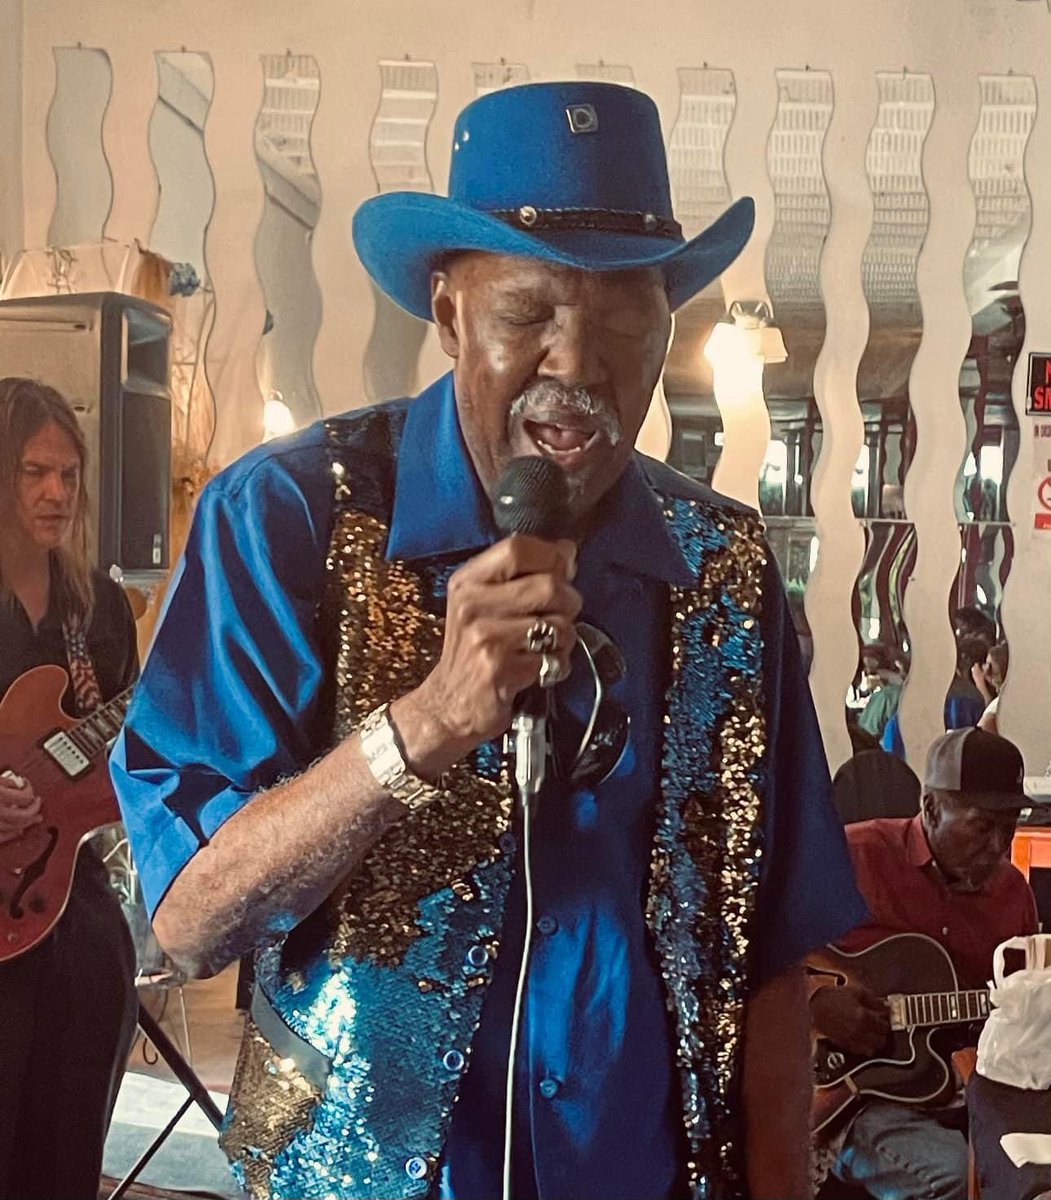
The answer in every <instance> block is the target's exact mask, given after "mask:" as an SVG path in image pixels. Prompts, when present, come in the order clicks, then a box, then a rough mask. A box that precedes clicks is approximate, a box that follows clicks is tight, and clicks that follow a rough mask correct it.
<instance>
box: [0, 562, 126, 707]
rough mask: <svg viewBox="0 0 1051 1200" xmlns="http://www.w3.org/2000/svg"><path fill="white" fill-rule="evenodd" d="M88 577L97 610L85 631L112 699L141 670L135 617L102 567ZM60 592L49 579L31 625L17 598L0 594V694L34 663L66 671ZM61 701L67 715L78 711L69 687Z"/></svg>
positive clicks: (100, 677)
mask: <svg viewBox="0 0 1051 1200" xmlns="http://www.w3.org/2000/svg"><path fill="white" fill-rule="evenodd" d="M92 578H93V580H94V584H95V610H94V613H93V614H92V618H91V624H90V625H89V627H88V632H87V643H88V653H89V654H90V656H91V661H92V663H93V664H94V667H95V676H96V678H97V679H98V683H99V691H101V693H102V699H103V700H111V699H112V698H113V697H114V696H115V695H117V693H118V692H122V691H123V690H124V689H125V688H126V687H129V686H130V685H131V684H132V683H134V682H135V679H136V677H137V676H138V673H139V656H138V650H137V648H136V643H135V618H134V617H133V616H132V614H131V607H130V605H129V604H128V598H127V597H126V596H125V595H124V591H123V589H122V588H121V587H120V585H119V584H116V583H114V582H113V580H112V579H110V578H109V576H108V575H104V574H103V573H102V572H101V571H94V572H93V573H92ZM59 593H60V589H59V588H58V587H57V586H55V582H54V580H52V586H51V596H50V600H49V602H48V609H47V612H46V613H45V614H44V616H43V618H42V620H41V622H40V624H39V625H38V626H37V627H36V629H35V630H34V629H33V626H32V625H31V624H30V621H29V617H28V616H27V615H26V611H25V609H24V608H23V607H22V605H21V604H20V603H19V602H18V600H17V599H14V598H13V597H10V596H0V696H3V694H4V693H5V692H6V691H7V689H8V688H9V687H10V686H11V684H12V683H14V681H15V680H16V679H17V678H18V677H19V676H20V675H22V674H24V673H25V672H26V671H28V670H30V669H31V668H33V667H41V666H43V665H44V664H45V663H54V664H55V665H56V666H59V667H64V668H65V670H66V672H67V673H68V672H69V660H68V659H67V657H66V639H65V637H64V636H63V633H62V613H61V611H60V608H59V600H58V597H59ZM63 707H64V708H65V709H66V711H67V712H68V713H69V714H70V715H71V716H76V715H77V713H76V711H75V709H76V705H75V702H74V700H73V689H72V687H71V688H69V689H68V690H67V692H66V695H65V697H64V699H63Z"/></svg>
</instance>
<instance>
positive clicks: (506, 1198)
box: [502, 797, 533, 1200]
mask: <svg viewBox="0 0 1051 1200" xmlns="http://www.w3.org/2000/svg"><path fill="white" fill-rule="evenodd" d="M532 827H533V807H532V805H531V804H530V803H529V798H528V797H525V798H524V799H523V802H522V873H523V876H524V880H525V941H524V942H523V943H522V963H521V966H520V967H519V968H518V983H517V985H516V987H515V1004H514V1009H513V1011H512V1014H511V1044H510V1051H509V1053H508V1056H507V1089H506V1093H505V1111H504V1178H503V1193H502V1194H503V1200H512V1197H511V1161H512V1152H511V1148H512V1138H513V1130H514V1107H515V1106H514V1096H515V1058H516V1051H517V1048H518V1037H519V1028H520V1025H521V1018H522V1000H523V997H524V995H525V985H526V977H527V976H528V974H529V956H530V953H531V951H532V948H533V863H532V851H533V847H532V840H531V836H530V835H531V831H532Z"/></svg>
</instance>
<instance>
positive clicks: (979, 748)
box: [923, 729, 1032, 809]
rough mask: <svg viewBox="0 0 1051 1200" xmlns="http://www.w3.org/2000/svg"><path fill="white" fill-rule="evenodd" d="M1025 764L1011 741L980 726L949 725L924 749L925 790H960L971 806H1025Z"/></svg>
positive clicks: (1026, 800) (999, 807) (996, 807)
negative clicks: (972, 727) (928, 747)
mask: <svg viewBox="0 0 1051 1200" xmlns="http://www.w3.org/2000/svg"><path fill="white" fill-rule="evenodd" d="M1024 781H1025V764H1024V763H1023V762H1022V754H1021V751H1020V750H1019V749H1018V747H1017V746H1016V745H1015V744H1014V742H1009V741H1008V740H1007V738H1004V737H1000V736H999V734H996V733H987V732H986V731H985V730H984V729H953V730H951V731H950V732H949V733H946V734H943V735H942V736H941V737H940V738H938V739H937V741H935V742H934V743H933V744H932V745H931V748H930V750H929V751H928V753H927V770H926V773H925V775H924V779H923V785H924V789H925V790H926V791H934V790H938V791H946V792H962V793H963V794H964V796H965V798H966V799H967V801H969V802H970V803H971V804H972V805H973V806H974V807H975V808H994V809H1004V808H1025V807H1026V806H1027V805H1029V804H1030V803H1032V801H1030V799H1029V797H1028V796H1026V794H1025V788H1024Z"/></svg>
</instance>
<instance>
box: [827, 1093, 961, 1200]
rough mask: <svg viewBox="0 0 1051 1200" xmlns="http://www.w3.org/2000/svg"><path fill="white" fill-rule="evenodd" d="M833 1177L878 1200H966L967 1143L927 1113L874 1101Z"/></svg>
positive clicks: (857, 1122)
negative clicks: (860, 1189) (858, 1188)
mask: <svg viewBox="0 0 1051 1200" xmlns="http://www.w3.org/2000/svg"><path fill="white" fill-rule="evenodd" d="M832 1170H833V1173H834V1174H835V1175H836V1176H838V1177H839V1178H840V1179H842V1180H843V1182H844V1183H852V1184H854V1185H855V1186H857V1187H861V1188H864V1189H865V1190H866V1191H867V1192H868V1193H869V1195H871V1196H875V1197H877V1200H967V1142H966V1140H965V1139H964V1136H963V1134H962V1133H959V1132H957V1131H956V1130H955V1129H946V1128H945V1127H944V1126H943V1125H940V1124H939V1123H938V1121H937V1120H936V1119H935V1118H934V1117H933V1116H932V1115H931V1114H930V1113H927V1112H924V1111H923V1109H922V1108H913V1107H910V1106H909V1105H905V1104H893V1103H890V1102H888V1101H885V1100H870V1101H869V1103H868V1104H866V1106H865V1107H864V1108H863V1109H862V1111H861V1112H860V1114H859V1115H858V1116H857V1117H856V1118H855V1120H854V1123H853V1125H851V1127H850V1129H849V1130H848V1132H847V1136H846V1140H845V1141H844V1143H843V1148H842V1150H841V1151H840V1152H839V1157H838V1158H837V1159H836V1162H835V1165H834V1166H833V1168H832Z"/></svg>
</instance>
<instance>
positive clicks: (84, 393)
mask: <svg viewBox="0 0 1051 1200" xmlns="http://www.w3.org/2000/svg"><path fill="white" fill-rule="evenodd" d="M170 344H171V317H170V316H169V315H168V313H166V312H165V311H164V309H162V308H158V307H157V305H155V304H149V303H147V302H146V301H145V300H139V299H137V298H136V297H134V296H125V295H122V294H121V293H119V292H91V293H84V294H82V295H70V296H32V297H27V298H25V299H18V300H4V301H0V377H3V376H7V375H27V376H29V377H30V378H33V379H38V380H40V381H41V382H42V383H47V384H50V386H51V387H53V388H55V389H56V390H57V391H59V392H61V393H62V395H64V396H65V397H66V399H67V400H69V402H70V403H71V404H72V405H73V407H74V408H75V409H76V410H77V415H78V417H79V418H80V422H81V426H82V427H83V429H84V433H85V436H86V438H87V443H88V471H87V486H88V496H89V498H90V501H91V509H92V521H91V527H92V529H91V548H92V553H93V556H94V560H95V562H96V564H97V565H98V566H99V567H100V568H101V569H102V570H103V571H106V572H107V573H109V574H111V575H112V576H113V577H114V578H122V579H123V580H124V581H125V582H127V583H133V584H139V585H147V586H148V585H149V584H151V583H155V582H157V581H158V580H159V579H161V578H162V577H163V576H164V573H165V572H166V571H167V569H168V514H169V507H170V503H171V391H170V383H169V380H170V372H169V353H170Z"/></svg>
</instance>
